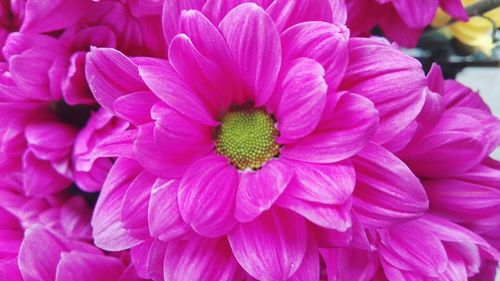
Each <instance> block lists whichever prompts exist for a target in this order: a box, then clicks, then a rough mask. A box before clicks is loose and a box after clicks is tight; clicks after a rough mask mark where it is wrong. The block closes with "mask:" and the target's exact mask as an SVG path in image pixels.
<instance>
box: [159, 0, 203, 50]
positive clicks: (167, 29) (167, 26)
mask: <svg viewBox="0 0 500 281" xmlns="http://www.w3.org/2000/svg"><path fill="white" fill-rule="evenodd" d="M205 1H206V0H184V1H177V0H165V1H163V12H162V17H161V18H162V25H163V34H164V35H165V39H166V40H167V43H170V41H172V39H173V38H174V37H175V35H177V34H178V33H179V17H180V15H181V11H182V10H189V9H196V10H201V8H202V7H203V4H204V3H205Z"/></svg>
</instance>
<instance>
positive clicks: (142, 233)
mask: <svg viewBox="0 0 500 281" xmlns="http://www.w3.org/2000/svg"><path fill="white" fill-rule="evenodd" d="M155 181H156V177H155V176H153V175H151V174H150V173H148V172H146V171H144V172H142V173H140V174H139V175H138V176H137V177H136V178H135V179H134V180H133V181H132V182H131V183H130V185H129V187H128V188H127V191H126V192H125V195H124V196H123V200H122V205H121V208H120V209H121V221H122V223H123V227H124V228H125V229H127V231H128V233H129V234H130V235H132V236H134V237H138V238H148V237H149V231H148V206H149V197H150V194H151V190H152V186H153V183H154V182H155Z"/></svg>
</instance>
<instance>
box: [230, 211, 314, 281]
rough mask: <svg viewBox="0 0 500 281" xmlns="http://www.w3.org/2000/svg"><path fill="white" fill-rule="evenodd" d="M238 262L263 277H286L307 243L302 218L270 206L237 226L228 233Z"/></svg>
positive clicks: (295, 264) (301, 258)
mask: <svg viewBox="0 0 500 281" xmlns="http://www.w3.org/2000/svg"><path fill="white" fill-rule="evenodd" d="M228 239H229V244H230V245H231V249H232V251H233V254H234V256H235V257H236V259H237V260H238V263H239V264H240V265H241V266H242V267H243V268H244V269H245V271H246V272H248V273H249V274H250V275H252V276H253V277H255V278H257V279H264V280H286V279H288V278H290V277H291V276H292V275H293V274H294V273H295V272H296V271H297V269H298V268H299V267H300V264H301V263H302V260H303V259H304V255H305V252H306V245H307V229H306V224H305V221H304V219H302V218H301V217H300V216H298V215H295V214H293V213H291V212H289V211H285V210H281V209H277V208H275V209H272V210H271V211H269V212H267V213H264V214H262V215H261V216H259V217H258V218H257V219H255V220H253V221H252V222H249V223H245V224H240V225H238V226H237V227H236V228H235V229H234V231H233V232H231V233H229V235H228Z"/></svg>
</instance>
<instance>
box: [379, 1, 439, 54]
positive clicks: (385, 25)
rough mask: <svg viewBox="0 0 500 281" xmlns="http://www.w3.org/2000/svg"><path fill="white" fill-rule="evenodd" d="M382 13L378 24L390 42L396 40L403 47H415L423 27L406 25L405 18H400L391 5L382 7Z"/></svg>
mask: <svg viewBox="0 0 500 281" xmlns="http://www.w3.org/2000/svg"><path fill="white" fill-rule="evenodd" d="M433 1H435V0H433ZM424 5H425V4H424ZM383 13H384V16H383V17H382V18H381V19H380V21H379V26H380V28H381V29H382V31H383V32H384V35H385V36H386V37H387V38H388V39H389V40H390V41H391V42H397V43H398V44H400V45H401V46H403V47H406V48H413V47H415V46H416V45H417V43H418V39H419V38H420V37H421V36H422V33H423V31H424V27H410V26H408V25H407V24H406V23H405V20H404V19H403V18H401V16H400V15H399V13H398V11H397V10H396V9H395V8H393V7H392V6H389V7H387V8H386V9H384V11H383Z"/></svg>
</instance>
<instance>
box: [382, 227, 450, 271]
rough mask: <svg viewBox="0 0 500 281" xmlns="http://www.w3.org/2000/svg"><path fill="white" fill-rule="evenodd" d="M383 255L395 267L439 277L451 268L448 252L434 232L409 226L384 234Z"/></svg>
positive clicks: (392, 229) (390, 230)
mask: <svg viewBox="0 0 500 281" xmlns="http://www.w3.org/2000/svg"><path fill="white" fill-rule="evenodd" d="M381 239H382V242H381V243H380V246H379V250H380V255H381V256H382V257H383V258H384V260H386V261H387V262H388V263H390V264H392V265H393V266H395V267H397V268H400V269H404V270H408V271H414V272H421V273H422V274H424V275H426V276H434V277H437V276H438V274H439V273H441V272H443V271H444V269H445V268H446V265H447V262H448V260H447V256H446V251H445V248H444V246H443V244H442V243H441V241H440V240H439V239H438V238H437V237H436V236H435V235H433V233H432V232H430V231H428V230H426V229H423V228H420V227H419V226H418V223H407V224H403V225H401V226H397V227H393V228H390V229H389V231H387V232H385V231H383V232H382V233H381Z"/></svg>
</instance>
